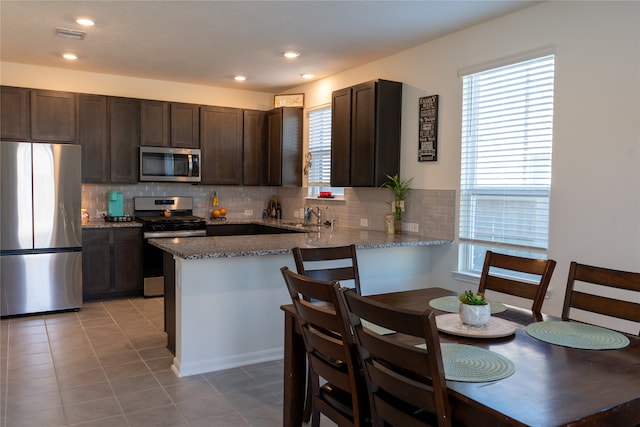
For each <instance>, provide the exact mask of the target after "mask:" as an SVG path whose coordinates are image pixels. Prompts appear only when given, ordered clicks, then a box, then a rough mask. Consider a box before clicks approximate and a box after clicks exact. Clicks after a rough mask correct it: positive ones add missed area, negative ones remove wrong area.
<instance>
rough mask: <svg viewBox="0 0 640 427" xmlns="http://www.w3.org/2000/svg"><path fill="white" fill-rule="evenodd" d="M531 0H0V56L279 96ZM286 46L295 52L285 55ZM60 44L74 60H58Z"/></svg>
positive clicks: (14, 59)
mask: <svg viewBox="0 0 640 427" xmlns="http://www.w3.org/2000/svg"><path fill="white" fill-rule="evenodd" d="M535 3H538V1H524V0H497V1H485V0H472V1H462V0H458V1H451V0H445V1H435V0H430V1H326V0H325V1H238V0H236V1H211V0H210V1H155V0H147V1H93V0H89V1H58V0H55V1H54V0H50V1H32V0H28V1H27V0H19V1H9V0H1V1H0V59H1V60H2V61H6V62H17V63H24V64H32V65H39V66H47V67H57V68H66V69H73V70H81V71H89V72H97V73H106V74H117V75H126V76H133V77H143V78H150V79H158V80H168V81H176V82H184V83H193V84H199V85H208V86H219V87H230V88H237V89H246V90H256V91H264V92H273V93H278V92H281V91H285V90H286V89H287V88H291V87H295V86H299V85H301V84H304V83H305V82H306V81H304V80H303V79H302V78H301V74H303V73H312V74H314V75H315V76H316V77H315V78H316V79H319V78H324V77H327V76H330V75H332V74H335V73H338V72H341V71H344V70H347V69H350V68H353V67H356V66H358V65H361V64H365V63H367V62H371V61H374V60H376V59H379V58H382V57H385V56H387V55H390V54H392V53H395V52H398V51H401V50H404V49H407V48H410V47H413V46H416V45H419V44H422V43H425V42H427V41H429V40H433V39H435V38H438V37H442V36H443V35H446V34H449V33H452V32H455V31H458V30H460V29H462V28H465V27H469V26H472V25H476V24H478V23H481V22H484V21H487V20H489V19H492V18H495V17H498V16H501V15H505V14H508V13H511V12H513V11H516V10H518V9H522V8H525V7H529V6H531V5H532V4H535ZM79 17H90V18H92V19H93V20H94V21H95V23H96V25H95V26H94V27H91V28H84V27H82V26H80V25H78V24H76V23H75V19H76V18H79ZM56 27H63V28H68V29H75V30H83V31H86V36H85V38H84V40H73V39H69V38H63V37H59V36H56V35H55V32H56ZM287 50H294V51H297V52H300V53H301V55H300V57H299V58H297V59H295V60H287V59H285V58H284V57H283V52H285V51H287ZM67 51H69V52H73V53H75V54H76V55H78V57H79V59H78V60H76V61H73V62H69V61H66V60H64V59H62V58H61V54H62V53H63V52H67ZM237 74H244V75H246V77H247V80H246V81H244V82H236V81H235V80H233V77H234V76H235V75H237Z"/></svg>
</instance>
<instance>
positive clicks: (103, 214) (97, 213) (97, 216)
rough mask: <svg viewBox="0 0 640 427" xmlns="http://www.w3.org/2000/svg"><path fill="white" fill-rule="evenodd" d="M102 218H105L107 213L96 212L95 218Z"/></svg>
mask: <svg viewBox="0 0 640 427" xmlns="http://www.w3.org/2000/svg"><path fill="white" fill-rule="evenodd" d="M103 216H107V211H101V210H96V218H102V217H103Z"/></svg>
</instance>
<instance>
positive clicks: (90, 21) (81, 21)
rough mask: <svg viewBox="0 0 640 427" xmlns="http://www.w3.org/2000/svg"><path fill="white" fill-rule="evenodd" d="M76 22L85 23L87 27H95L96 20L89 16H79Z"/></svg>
mask: <svg viewBox="0 0 640 427" xmlns="http://www.w3.org/2000/svg"><path fill="white" fill-rule="evenodd" d="M76 23H78V24H80V25H84V26H85V27H93V26H94V25H95V22H93V20H91V19H89V18H78V19H76Z"/></svg>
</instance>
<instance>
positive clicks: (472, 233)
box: [457, 50, 555, 276]
mask: <svg viewBox="0 0 640 427" xmlns="http://www.w3.org/2000/svg"><path fill="white" fill-rule="evenodd" d="M545 60H546V61H549V62H550V69H551V77H550V80H551V83H550V87H551V89H550V95H549V93H548V92H549V89H547V90H546V91H545V93H546V97H545V98H544V99H545V100H547V103H549V102H550V105H551V106H550V109H549V107H548V106H547V107H546V109H545V110H544V113H545V116H544V117H545V119H546V120H547V122H545V123H547V124H548V129H547V133H545V134H544V135H543V136H542V137H541V139H540V141H542V143H543V144H547V146H545V147H544V149H545V150H548V152H547V151H544V152H543V155H544V156H546V158H545V159H542V160H544V162H546V163H544V165H545V166H546V167H548V181H547V183H546V184H544V185H541V184H537V185H532V184H531V182H530V183H529V184H528V185H527V184H520V185H513V186H509V185H503V186H491V185H487V184H486V183H485V185H484V186H483V185H479V184H478V181H481V179H478V177H477V175H478V174H479V172H478V171H480V172H482V171H483V164H482V158H481V157H480V156H479V155H478V150H482V149H483V148H484V149H485V150H487V149H488V148H495V147H496V146H498V147H499V146H500V143H494V142H491V143H489V144H486V146H484V147H482V145H483V144H482V141H481V138H482V135H479V132H478V129H482V128H481V127H480V125H479V123H480V122H474V120H475V119H477V118H478V116H477V115H476V114H477V113H478V111H479V109H480V107H479V106H478V105H479V103H478V102H477V99H476V98H474V97H476V96H477V93H478V92H479V89H478V85H477V83H470V81H469V80H468V79H473V78H474V77H477V76H478V75H484V76H486V75H491V73H495V74H498V73H500V72H501V71H505V70H506V69H508V68H511V69H512V70H513V69H515V68H517V67H518V66H521V65H524V64H526V63H529V64H530V65H532V64H536V62H542V63H543V62H544V61H545ZM546 66H547V67H549V65H548V64H547V65H546ZM459 76H460V77H461V78H462V79H463V90H462V123H461V125H462V126H461V160H460V161H461V164H460V167H461V170H460V198H459V202H460V222H459V227H458V241H459V250H458V271H457V273H458V274H462V275H468V276H479V275H480V273H481V272H482V267H483V263H484V254H485V252H486V251H487V250H494V251H495V250H497V251H499V252H502V253H507V254H511V255H518V256H525V257H531V258H539V259H546V258H547V253H548V239H549V214H550V206H549V205H550V196H551V161H552V159H551V156H552V143H553V109H554V108H553V104H554V90H555V53H554V52H551V51H548V50H547V51H537V52H535V53H532V54H531V55H530V56H528V57H524V56H522V55H521V56H519V57H513V58H511V59H510V60H501V61H500V62H497V61H496V62H494V63H493V64H489V65H486V66H484V67H483V68H479V67H475V68H469V69H467V70H466V71H464V72H460V73H459ZM510 77H511V78H513V76H512V75H511V76H510ZM474 84H475V86H474ZM547 84H548V83H547ZM515 92H516V91H515V90H512V91H510V92H509V96H510V97H514V96H515V95H514V93H515ZM525 94H527V95H530V94H536V91H535V90H533V89H531V88H529V89H528V90H526V91H525ZM485 96H486V95H485ZM549 100H550V101H549ZM481 102H486V99H483V100H481ZM510 102H512V101H510ZM527 102H533V101H530V100H529V98H527V100H526V101H525V102H524V104H525V106H527V105H529V104H527ZM507 106H508V107H509V110H511V109H514V108H515V107H512V106H510V105H508V104H507ZM474 109H475V110H474ZM470 112H471V113H470ZM510 114H512V113H510ZM470 116H474V117H470ZM506 116H507V117H510V115H506ZM523 116H524V117H523V118H522V119H521V122H520V123H519V124H520V125H521V126H522V127H523V129H525V130H526V129H528V128H529V126H531V127H532V128H533V126H532V123H533V120H532V118H531V117H533V114H531V115H530V116H531V117H530V116H529V115H527V114H523ZM500 118H502V117H500ZM483 123H484V122H483ZM495 126H496V128H497V126H498V125H495ZM493 137H494V138H495V136H493ZM545 138H548V139H545ZM479 141H480V142H479ZM526 141H527V140H526V138H523V140H522V141H521V142H519V143H518V144H519V146H517V145H513V147H514V148H516V149H521V150H524V149H525V148H527V142H526ZM510 143H512V142H508V144H510ZM502 151H504V148H502ZM470 152H471V153H472V155H471V156H470V157H469V159H471V160H467V159H466V158H465V155H467V154H468V153H470ZM502 156H504V157H503V158H506V156H507V155H505V154H504V153H502ZM523 157H524V156H523ZM532 158H533V156H532ZM542 160H541V159H538V160H532V161H526V160H522V161H521V164H522V165H523V166H524V165H531V164H537V163H538V162H540V163H542ZM490 161H491V162H493V161H494V159H493V158H491V160H490ZM465 162H468V163H469V164H470V165H467V166H465ZM478 164H480V165H481V166H480V167H478ZM485 169H488V170H491V171H493V170H494V166H490V167H489V168H486V167H485ZM495 169H496V170H498V172H504V170H506V168H505V169H502V170H500V169H499V168H495ZM469 172H471V175H473V174H475V176H472V177H471V178H469V176H467V177H465V173H469ZM498 172H496V173H498ZM536 174H539V175H540V176H543V175H544V172H542V173H539V172H536ZM497 176H499V175H497ZM518 176H519V177H520V179H521V180H522V181H523V182H526V181H527V180H526V179H523V177H526V173H521V174H519V175H518ZM494 178H495V177H494ZM541 182H544V179H542V180H541ZM492 196H493V197H497V198H501V200H502V201H508V200H509V199H511V201H513V200H516V199H517V198H518V197H520V198H522V199H521V200H527V201H528V202H529V203H534V209H531V210H533V211H535V212H537V207H538V204H537V203H539V201H542V203H543V205H544V206H546V208H545V209H543V210H541V212H543V213H544V215H545V218H546V228H545V229H544V232H545V236H544V241H542V240H540V237H539V236H540V233H536V234H535V236H536V237H537V239H538V240H537V242H536V244H532V242H531V241H527V239H526V238H523V239H522V241H521V242H517V241H516V240H515V239H514V240H513V241H511V240H510V239H511V236H509V237H507V238H502V239H501V240H500V241H496V239H495V233H493V230H491V231H490V232H489V233H488V235H483V236H480V237H479V236H478V231H479V229H480V228H481V226H478V225H477V224H476V223H477V222H478V220H479V219H481V217H480V216H478V214H477V211H478V209H479V207H481V203H480V202H479V200H480V199H481V198H482V197H485V198H490V197H492ZM497 201H498V200H497V199H496V202H497ZM504 210H505V212H507V215H509V214H510V215H511V216H508V217H509V218H510V219H517V214H513V213H510V212H509V208H505V209H504ZM533 216H534V217H535V216H536V215H535V214H534V215H533ZM487 218H489V216H487ZM522 218H525V216H524V215H523V217H522ZM516 222H517V221H516ZM544 222H545V221H544V220H543V221H536V222H534V223H535V224H538V225H541V224H543V223H544ZM498 228H502V229H504V228H505V223H503V224H502V225H501V227H498ZM537 230H539V228H536V232H537ZM516 231H518V230H516ZM502 234H503V236H505V235H507V233H502ZM529 238H530V239H534V237H529Z"/></svg>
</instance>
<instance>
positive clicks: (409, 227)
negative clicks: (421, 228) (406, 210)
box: [402, 222, 418, 233]
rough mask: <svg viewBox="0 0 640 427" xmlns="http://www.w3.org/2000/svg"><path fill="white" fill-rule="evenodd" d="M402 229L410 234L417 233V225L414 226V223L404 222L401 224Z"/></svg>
mask: <svg viewBox="0 0 640 427" xmlns="http://www.w3.org/2000/svg"><path fill="white" fill-rule="evenodd" d="M402 229H403V230H405V231H408V232H410V233H417V232H418V224H416V223H415V222H404V223H402Z"/></svg>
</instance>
